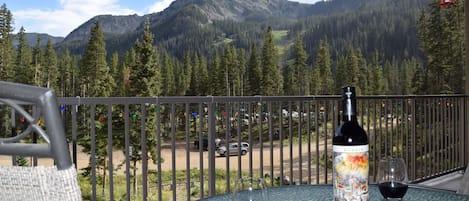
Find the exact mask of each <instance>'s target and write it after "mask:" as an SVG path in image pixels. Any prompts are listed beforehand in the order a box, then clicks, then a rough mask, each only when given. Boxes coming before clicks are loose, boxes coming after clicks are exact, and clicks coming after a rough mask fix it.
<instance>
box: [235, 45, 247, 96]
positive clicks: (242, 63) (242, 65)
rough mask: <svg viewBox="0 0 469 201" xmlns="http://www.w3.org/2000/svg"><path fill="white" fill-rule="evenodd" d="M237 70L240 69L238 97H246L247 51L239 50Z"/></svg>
mask: <svg viewBox="0 0 469 201" xmlns="http://www.w3.org/2000/svg"><path fill="white" fill-rule="evenodd" d="M237 56H238V57H237V59H236V61H237V69H238V77H237V82H238V83H237V89H238V90H237V95H238V96H244V93H245V92H244V91H245V85H246V84H245V82H246V80H245V75H246V51H245V50H244V49H239V50H238V54H237Z"/></svg>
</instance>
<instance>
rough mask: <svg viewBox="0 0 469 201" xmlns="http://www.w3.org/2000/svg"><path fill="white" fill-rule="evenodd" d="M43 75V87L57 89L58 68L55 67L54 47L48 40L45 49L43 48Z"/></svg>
mask: <svg viewBox="0 0 469 201" xmlns="http://www.w3.org/2000/svg"><path fill="white" fill-rule="evenodd" d="M43 59H44V61H43V62H42V63H43V64H44V68H43V70H44V77H43V78H42V79H43V81H42V83H44V84H45V85H43V86H44V87H47V88H52V89H55V90H59V89H60V87H59V69H58V68H57V55H56V54H55V50H54V47H53V46H52V42H51V41H50V40H48V41H47V45H46V49H45V50H44V57H43Z"/></svg>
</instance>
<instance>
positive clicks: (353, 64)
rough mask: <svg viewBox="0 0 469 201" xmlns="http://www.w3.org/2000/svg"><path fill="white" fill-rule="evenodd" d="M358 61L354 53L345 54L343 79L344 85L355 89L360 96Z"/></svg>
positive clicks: (352, 51) (351, 51)
mask: <svg viewBox="0 0 469 201" xmlns="http://www.w3.org/2000/svg"><path fill="white" fill-rule="evenodd" d="M358 62H359V59H358V57H357V55H356V51H354V50H350V51H349V53H348V54H347V58H346V65H345V71H344V72H345V75H346V76H345V77H344V84H345V85H351V86H355V87H356V91H357V94H361V90H360V88H359V87H360V85H359V79H358V74H359V72H358V71H359V66H358V65H359V63H358Z"/></svg>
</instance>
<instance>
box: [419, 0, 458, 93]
mask: <svg viewBox="0 0 469 201" xmlns="http://www.w3.org/2000/svg"><path fill="white" fill-rule="evenodd" d="M463 16H464V13H463V5H462V3H461V2H458V3H457V4H455V5H453V6H451V7H441V6H439V4H438V2H433V3H431V4H430V5H429V13H426V12H425V11H422V13H421V15H420V18H419V23H418V25H419V31H418V38H419V42H420V48H421V50H422V51H423V53H424V54H425V64H426V65H425V66H424V67H423V69H418V74H417V76H418V77H414V80H415V81H417V82H418V84H419V86H416V87H415V88H416V90H417V91H416V93H418V94H423V93H427V94H428V93H430V94H440V93H463V92H464V91H463V87H462V86H464V84H463V73H460V72H462V66H464V63H463V59H461V58H463V51H464V48H463V47H462V44H461V41H463V33H464V26H463ZM458 72H459V73H458ZM430 86H431V87H430Z"/></svg>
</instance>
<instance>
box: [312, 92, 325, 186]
mask: <svg viewBox="0 0 469 201" xmlns="http://www.w3.org/2000/svg"><path fill="white" fill-rule="evenodd" d="M320 103H321V101H315V102H314V106H315V109H314V119H315V126H314V127H315V134H316V150H315V151H316V159H315V161H316V184H319V174H320V171H319V136H320V134H319V132H320V131H319V113H320V109H319V108H320V107H319V104H320ZM322 123H323V125H324V124H325V122H324V118H323V121H322Z"/></svg>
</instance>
